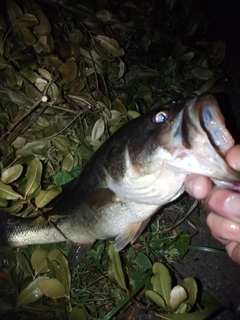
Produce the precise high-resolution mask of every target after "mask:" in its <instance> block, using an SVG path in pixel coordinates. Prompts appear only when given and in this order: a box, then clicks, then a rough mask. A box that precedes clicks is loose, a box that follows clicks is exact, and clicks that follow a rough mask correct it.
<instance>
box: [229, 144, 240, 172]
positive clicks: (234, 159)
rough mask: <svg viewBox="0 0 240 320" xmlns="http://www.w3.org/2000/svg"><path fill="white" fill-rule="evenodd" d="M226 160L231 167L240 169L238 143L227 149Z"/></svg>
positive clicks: (239, 148) (239, 147)
mask: <svg viewBox="0 0 240 320" xmlns="http://www.w3.org/2000/svg"><path fill="white" fill-rule="evenodd" d="M226 161H227V162H228V163H229V165H230V166H231V167H232V168H233V169H235V170H240V145H236V146H234V147H232V148H231V149H229V150H228V152H227V154H226Z"/></svg>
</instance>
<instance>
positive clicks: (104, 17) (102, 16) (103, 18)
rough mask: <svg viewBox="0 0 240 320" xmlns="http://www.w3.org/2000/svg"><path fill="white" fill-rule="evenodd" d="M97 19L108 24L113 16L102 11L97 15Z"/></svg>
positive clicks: (106, 11) (108, 12)
mask: <svg viewBox="0 0 240 320" xmlns="http://www.w3.org/2000/svg"><path fill="white" fill-rule="evenodd" d="M96 17H97V18H98V19H100V20H101V21H103V22H106V21H108V20H110V19H111V18H112V14H111V12H110V11H108V10H100V11H98V12H97V13H96Z"/></svg>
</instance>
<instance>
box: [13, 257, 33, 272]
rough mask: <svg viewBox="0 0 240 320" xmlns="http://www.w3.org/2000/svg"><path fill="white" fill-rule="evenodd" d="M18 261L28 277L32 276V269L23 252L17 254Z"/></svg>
mask: <svg viewBox="0 0 240 320" xmlns="http://www.w3.org/2000/svg"><path fill="white" fill-rule="evenodd" d="M16 260H17V263H18V265H19V266H20V268H21V269H22V270H23V271H24V272H25V273H26V274H28V275H32V269H31V266H30V264H29V261H28V259H27V258H26V257H25V255H24V254H23V253H21V252H17V253H16Z"/></svg>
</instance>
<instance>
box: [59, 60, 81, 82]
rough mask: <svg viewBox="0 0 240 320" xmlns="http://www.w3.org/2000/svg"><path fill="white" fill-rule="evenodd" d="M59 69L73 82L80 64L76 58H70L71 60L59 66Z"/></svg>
mask: <svg viewBox="0 0 240 320" xmlns="http://www.w3.org/2000/svg"><path fill="white" fill-rule="evenodd" d="M59 71H60V72H61V73H62V74H63V75H64V77H65V78H66V79H67V80H68V81H70V82H72V81H74V80H75V79H76V77H77V72H78V66H77V64H76V62H75V61H74V60H70V61H67V62H65V63H63V64H62V65H61V66H60V67H59Z"/></svg>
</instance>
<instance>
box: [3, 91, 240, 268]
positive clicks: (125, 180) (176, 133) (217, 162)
mask: <svg viewBox="0 0 240 320" xmlns="http://www.w3.org/2000/svg"><path fill="white" fill-rule="evenodd" d="M233 145H234V139H233V138H232V136H231V134H230V132H229V131H228V130H227V128H226V126H225V121H224V117H223V115H222V113H221V111H220V108H219V105H218V102H217V100H216V98H215V97H214V95H212V94H209V93H205V94H202V95H200V96H198V97H190V98H186V99H181V100H174V101H171V102H169V103H167V104H165V105H163V106H161V107H158V108H156V109H155V110H151V111H149V112H148V113H145V114H143V115H141V116H139V117H137V118H135V119H133V120H131V121H129V122H128V123H126V124H125V125H123V126H122V127H121V128H120V129H118V130H117V131H116V132H115V133H114V134H113V135H112V136H111V137H110V138H109V139H108V140H107V141H106V142H105V143H103V144H102V145H101V146H100V147H99V148H98V150H97V151H96V152H95V153H94V155H93V156H92V158H91V159H90V160H89V162H88V163H87V165H86V166H85V168H84V169H83V171H82V173H81V174H80V176H79V177H77V178H76V179H74V180H73V181H71V182H70V183H69V184H70V187H68V188H66V189H65V191H64V190H63V193H62V195H61V196H59V200H58V201H57V202H56V205H55V206H54V207H53V208H52V209H51V210H50V211H49V212H48V213H47V214H48V216H49V217H51V216H52V215H58V216H59V215H60V216H62V217H61V218H60V219H58V220H57V221H56V222H54V223H49V224H46V225H40V224H31V222H32V219H30V218H20V217H16V216H12V215H9V214H7V213H5V212H4V211H2V210H1V211H0V219H1V226H0V245H1V246H3V245H5V246H11V247H19V246H26V245H31V244H44V243H57V242H64V241H65V242H67V243H68V244H69V254H68V261H69V265H70V266H71V267H74V266H76V265H77V264H78V263H80V262H81V260H82V259H83V258H84V257H85V255H86V254H87V252H88V251H89V249H90V248H91V247H92V245H93V244H94V243H95V241H96V240H98V239H111V238H114V239H115V250H116V251H120V250H122V249H123V248H125V247H126V246H127V245H128V244H132V243H134V242H135V241H136V240H137V238H138V237H139V236H140V235H141V233H142V232H143V230H144V229H145V227H146V226H147V224H148V223H149V221H150V219H151V218H152V216H153V215H154V214H155V213H156V212H157V211H158V210H159V209H160V208H161V207H162V206H163V205H166V204H168V203H170V202H172V201H174V200H176V199H177V198H178V197H179V196H180V195H182V194H183V192H184V191H185V189H184V181H185V179H186V177H187V175H189V174H190V173H195V174H200V175H204V176H206V177H209V178H210V179H211V180H212V181H213V182H214V183H215V184H216V185H218V186H219V187H222V188H229V189H232V190H236V191H240V172H238V171H236V170H234V169H233V168H231V167H230V166H229V165H228V164H227V162H226V161H225V154H226V152H227V151H228V150H229V149H230V148H231V147H232V146H233Z"/></svg>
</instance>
